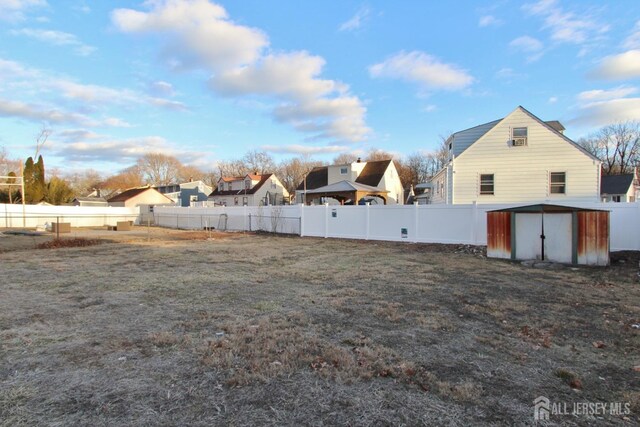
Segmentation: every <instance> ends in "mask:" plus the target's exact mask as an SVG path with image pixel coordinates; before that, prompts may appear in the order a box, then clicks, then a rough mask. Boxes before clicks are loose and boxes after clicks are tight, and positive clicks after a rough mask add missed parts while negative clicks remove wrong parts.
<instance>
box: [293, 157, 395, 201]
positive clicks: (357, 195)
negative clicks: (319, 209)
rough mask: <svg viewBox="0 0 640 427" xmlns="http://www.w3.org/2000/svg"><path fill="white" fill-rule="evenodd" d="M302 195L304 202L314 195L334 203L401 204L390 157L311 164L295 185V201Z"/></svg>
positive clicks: (393, 165)
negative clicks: (303, 177) (338, 163)
mask: <svg viewBox="0 0 640 427" xmlns="http://www.w3.org/2000/svg"><path fill="white" fill-rule="evenodd" d="M338 184H339V185H338ZM348 193H352V194H351V195H352V196H353V197H350V196H349V194H348ZM320 196H322V197H320ZM305 198H306V200H307V202H310V201H311V199H312V198H313V199H314V200H320V199H325V200H326V201H327V202H330V200H333V201H334V203H348V204H357V203H359V202H361V201H371V202H372V203H379V204H394V205H395V204H400V205H401V204H403V198H404V189H403V187H402V182H401V181H400V177H399V175H398V171H397V169H396V166H395V164H394V163H393V161H392V160H379V161H371V162H363V161H360V159H358V160H357V161H355V162H353V163H350V164H346V165H332V166H321V167H316V168H313V169H312V170H311V172H309V173H308V174H307V176H306V177H305V179H304V180H303V181H302V182H301V183H300V184H299V185H298V187H297V188H296V203H304V202H305ZM353 199H357V200H353ZM363 199H364V200H363Z"/></svg>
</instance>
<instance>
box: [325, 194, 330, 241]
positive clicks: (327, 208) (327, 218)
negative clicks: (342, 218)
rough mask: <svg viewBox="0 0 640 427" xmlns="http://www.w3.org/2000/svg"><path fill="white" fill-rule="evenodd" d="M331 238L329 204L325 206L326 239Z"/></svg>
mask: <svg viewBox="0 0 640 427" xmlns="http://www.w3.org/2000/svg"><path fill="white" fill-rule="evenodd" d="M327 237H329V203H325V204H324V238H325V239H326V238H327Z"/></svg>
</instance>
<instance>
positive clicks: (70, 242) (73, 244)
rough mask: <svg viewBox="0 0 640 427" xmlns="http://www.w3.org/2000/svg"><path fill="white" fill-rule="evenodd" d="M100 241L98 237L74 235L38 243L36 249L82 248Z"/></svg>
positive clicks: (97, 243)
mask: <svg viewBox="0 0 640 427" xmlns="http://www.w3.org/2000/svg"><path fill="white" fill-rule="evenodd" d="M101 243H102V240H99V239H87V238H84V237H75V238H70V239H53V240H50V241H48V242H43V243H39V244H37V245H36V249H60V248H83V247H86V246H95V245H99V244H101Z"/></svg>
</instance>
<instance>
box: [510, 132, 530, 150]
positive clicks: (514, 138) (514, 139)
mask: <svg viewBox="0 0 640 427" xmlns="http://www.w3.org/2000/svg"><path fill="white" fill-rule="evenodd" d="M511 134H512V135H511V144H512V145H513V146H514V147H522V146H525V145H527V128H513V130H512V132H511Z"/></svg>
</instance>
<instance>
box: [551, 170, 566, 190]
mask: <svg viewBox="0 0 640 427" xmlns="http://www.w3.org/2000/svg"><path fill="white" fill-rule="evenodd" d="M566 183H567V174H566V173H565V172H551V173H550V174H549V192H550V193H551V194H566V192H567V184H566Z"/></svg>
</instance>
